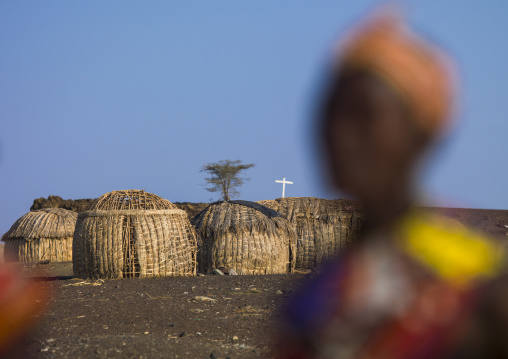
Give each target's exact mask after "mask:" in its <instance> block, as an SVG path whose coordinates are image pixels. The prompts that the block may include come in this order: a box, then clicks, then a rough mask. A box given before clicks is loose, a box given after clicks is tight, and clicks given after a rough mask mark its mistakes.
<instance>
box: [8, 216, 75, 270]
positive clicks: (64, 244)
mask: <svg viewBox="0 0 508 359" xmlns="http://www.w3.org/2000/svg"><path fill="white" fill-rule="evenodd" d="M77 218H78V214H77V213H76V212H73V211H68V210H66V209H62V208H44V209H40V210H37V211H33V212H28V213H26V214H25V215H23V216H22V217H21V218H19V219H18V220H17V221H16V222H15V223H14V224H13V225H12V227H11V228H10V229H9V231H8V232H7V233H5V234H4V236H3V237H2V240H3V241H4V242H5V247H4V258H5V261H6V262H38V261H45V260H49V261H52V262H66V261H71V260H72V237H73V234H74V228H75V226H76V220H77Z"/></svg>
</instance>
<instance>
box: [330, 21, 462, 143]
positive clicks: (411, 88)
mask: <svg viewBox="0 0 508 359" xmlns="http://www.w3.org/2000/svg"><path fill="white" fill-rule="evenodd" d="M338 65H339V67H338V68H337V70H338V71H339V74H347V73H349V72H355V71H361V72H367V73H370V74H372V75H373V76H375V77H376V78H378V79H380V80H381V81H382V82H383V83H385V84H386V85H388V86H389V87H390V88H392V89H393V90H395V92H396V93H397V94H399V95H400V97H401V98H402V100H403V101H404V102H405V103H406V104H407V105H408V108H409V109H410V111H411V113H412V115H413V119H414V120H415V121H416V122H417V125H418V127H419V128H420V129H421V130H423V131H424V132H425V133H426V134H428V135H436V134H438V133H439V132H440V131H442V130H443V129H444V128H446V127H447V125H449V122H450V117H451V116H450V115H451V110H452V102H453V101H452V97H453V96H452V95H453V86H452V84H453V81H452V76H451V67H450V66H448V64H447V61H446V60H445V58H444V56H443V55H442V54H441V53H440V52H439V51H438V50H437V49H435V48H434V47H433V46H431V45H430V44H428V43H424V42H423V40H421V39H419V38H417V37H416V36H415V35H414V34H412V33H411V32H410V31H409V30H408V29H406V28H404V26H403V24H402V23H401V21H400V20H399V19H398V18H397V17H395V16H393V15H392V14H383V15H380V16H376V17H374V18H373V19H370V20H368V21H367V22H366V23H365V24H364V25H363V26H360V28H359V29H358V30H356V31H353V32H352V33H351V34H349V35H348V36H346V38H345V39H344V42H343V43H342V46H341V47H340V52H339V56H338Z"/></svg>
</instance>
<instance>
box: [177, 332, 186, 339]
mask: <svg viewBox="0 0 508 359" xmlns="http://www.w3.org/2000/svg"><path fill="white" fill-rule="evenodd" d="M186 335H187V333H186V332H181V333H180V334H178V337H180V338H183V337H184V336H186Z"/></svg>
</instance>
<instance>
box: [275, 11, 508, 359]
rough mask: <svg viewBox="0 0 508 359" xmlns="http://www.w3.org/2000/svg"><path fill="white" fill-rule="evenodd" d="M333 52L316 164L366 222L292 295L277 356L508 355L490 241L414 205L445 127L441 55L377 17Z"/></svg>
mask: <svg viewBox="0 0 508 359" xmlns="http://www.w3.org/2000/svg"><path fill="white" fill-rule="evenodd" d="M334 60H335V61H334V63H333V69H332V74H331V76H330V82H329V84H328V86H327V88H326V90H325V93H324V96H323V100H324V101H323V103H322V106H321V112H320V114H321V118H320V121H321V122H320V123H321V126H322V131H321V139H322V143H323V144H324V150H325V155H326V161H325V164H326V166H327V167H328V168H329V169H330V174H331V179H332V182H333V184H334V185H335V186H336V187H337V188H338V189H340V190H342V191H344V192H346V193H348V194H349V195H351V196H352V197H354V198H356V199H358V200H360V201H361V202H362V203H363V205H364V207H365V211H366V215H367V225H366V228H365V230H364V232H363V235H362V236H361V238H360V239H359V240H358V241H357V242H356V243H355V244H353V245H352V246H350V247H349V248H348V249H347V250H345V251H344V252H343V253H341V254H340V255H339V257H338V258H336V259H335V260H334V261H332V262H330V263H328V264H327V265H325V266H324V267H323V268H322V270H321V273H320V274H319V275H317V276H316V277H315V278H313V279H312V280H311V281H310V282H309V283H307V284H306V285H305V286H304V287H303V288H302V289H301V290H300V291H299V292H297V293H296V294H295V296H294V297H293V298H292V299H291V301H290V303H289V305H288V306H287V308H286V310H285V322H284V325H283V326H282V328H280V329H281V331H280V332H281V333H282V334H281V336H282V337H281V340H280V347H279V349H280V352H279V357H281V358H285V359H297V358H298V359H299V358H319V359H328V358H361V359H367V358H373V359H399V358H400V359H402V358H407V359H409V358H411V359H419V358H508V341H507V340H505V336H506V335H508V289H507V288H508V286H506V285H505V284H504V283H505V282H506V280H504V279H502V278H501V276H500V273H501V267H502V266H501V264H502V263H501V262H500V259H499V258H500V257H499V253H498V248H497V246H496V245H495V243H494V242H491V241H489V240H488V239H486V238H484V237H483V236H482V235H480V234H478V233H475V232H473V231H470V230H468V229H466V228H465V227H463V226H461V225H457V224H454V223H453V222H450V221H449V220H445V219H443V218H440V217H437V216H435V215H431V214H430V213H429V212H423V211H422V210H418V209H417V208H416V207H415V204H414V202H415V201H414V193H415V188H414V183H415V178H414V177H415V173H416V172H417V171H416V170H417V169H418V166H419V165H420V160H421V159H422V158H423V157H424V155H425V154H426V152H427V150H428V149H429V148H430V147H431V145H432V144H433V143H435V142H437V140H439V139H440V138H441V137H442V136H443V134H444V133H446V131H447V129H448V128H449V127H450V122H451V118H452V116H451V112H452V108H453V95H454V90H453V80H452V78H451V69H450V68H449V66H448V62H447V60H445V58H444V56H443V55H442V54H441V53H440V52H439V51H438V50H437V49H436V48H434V47H433V46H432V45H430V44H428V43H426V42H424V41H423V40H421V39H420V38H418V37H416V35H415V34H413V33H412V32H411V31H410V30H409V29H407V28H406V27H405V26H404V24H403V23H402V22H401V20H400V19H399V18H397V17H396V16H394V15H392V14H385V13H383V14H378V15H376V16H373V17H371V18H369V19H367V20H366V21H365V22H364V23H362V24H361V25H360V26H358V28H357V29H356V30H354V31H353V32H351V33H350V34H348V35H347V36H346V37H345V39H344V40H343V41H342V43H341V44H340V50H339V53H338V55H337V57H336V58H335V59H334ZM503 298H504V299H503Z"/></svg>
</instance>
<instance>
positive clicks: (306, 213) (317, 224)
mask: <svg viewBox="0 0 508 359" xmlns="http://www.w3.org/2000/svg"><path fill="white" fill-rule="evenodd" d="M258 203H260V204H262V205H264V206H267V207H269V208H271V209H273V210H275V211H277V212H279V213H280V214H282V215H283V216H284V217H285V218H286V219H287V220H289V221H290V222H291V223H292V224H293V226H294V228H295V229H296V233H297V238H298V239H297V248H296V264H295V268H296V269H312V268H314V267H316V266H319V265H320V264H321V263H323V261H326V260H327V259H328V258H330V257H332V256H333V255H335V254H336V253H338V252H339V251H340V250H341V249H343V248H345V247H347V246H348V245H349V244H350V243H351V242H353V241H354V240H355V239H356V238H357V237H358V234H359V232H360V229H361V227H362V224H363V222H364V215H363V212H362V210H361V208H360V206H359V205H358V203H357V202H355V201H351V200H345V199H337V200H328V199H321V198H314V197H286V198H278V199H276V200H265V201H259V202H258Z"/></svg>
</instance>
